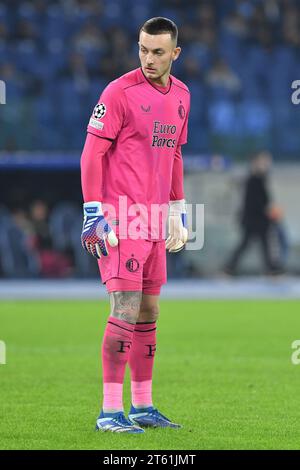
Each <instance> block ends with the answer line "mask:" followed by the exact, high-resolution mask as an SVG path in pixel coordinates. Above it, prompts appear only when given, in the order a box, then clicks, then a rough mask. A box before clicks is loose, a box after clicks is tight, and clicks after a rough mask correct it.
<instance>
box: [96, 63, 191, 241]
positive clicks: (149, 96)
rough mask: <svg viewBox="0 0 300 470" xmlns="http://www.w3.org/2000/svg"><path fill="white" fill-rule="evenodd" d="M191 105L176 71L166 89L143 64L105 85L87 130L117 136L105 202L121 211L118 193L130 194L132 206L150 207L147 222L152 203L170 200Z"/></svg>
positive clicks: (105, 168) (107, 165) (108, 161)
mask: <svg viewBox="0 0 300 470" xmlns="http://www.w3.org/2000/svg"><path fill="white" fill-rule="evenodd" d="M189 109H190V94H189V90H188V88H187V86H186V85H185V84H184V83H182V82H181V81H180V80H178V79H176V78H175V77H173V76H172V75H171V76H170V87H169V89H168V91H167V92H163V91H161V90H160V89H157V88H156V87H154V86H153V85H152V84H151V83H150V82H149V81H148V80H147V79H146V77H145V76H144V74H143V72H142V69H141V68H138V69H136V70H133V71H131V72H129V73H126V74H125V75H123V76H121V77H120V78H118V79H117V80H114V81H113V82H111V83H110V84H109V85H108V86H107V87H106V88H105V89H104V91H103V93H102V94H101V96H100V99H99V102H98V104H97V105H96V106H95V108H94V111H93V114H92V116H91V118H90V121H89V125H88V132H90V133H92V134H94V135H96V136H99V137H103V138H106V139H110V140H113V145H112V146H111V147H110V149H109V150H108V152H107V153H106V154H105V155H104V157H103V165H102V172H103V187H102V194H103V201H102V202H103V203H105V204H111V205H113V206H114V207H115V209H116V213H117V214H119V211H118V207H119V202H120V199H119V196H127V206H128V207H129V206H130V205H132V204H138V205H141V206H142V207H146V210H147V212H148V217H149V221H150V219H151V213H150V211H151V206H152V205H158V204H159V205H161V204H168V203H169V199H170V190H171V182H172V168H173V161H174V155H175V151H176V148H177V146H180V145H182V144H185V143H186V142H187V126H188V114H189ZM131 214H133V212H131ZM150 238H154V239H155V238H157V239H161V238H162V236H157V235H156V236H154V235H153V234H152V236H151V237H150Z"/></svg>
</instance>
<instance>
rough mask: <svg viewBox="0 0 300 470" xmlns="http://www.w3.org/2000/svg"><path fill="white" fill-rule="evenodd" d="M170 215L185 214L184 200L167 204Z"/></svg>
mask: <svg viewBox="0 0 300 470" xmlns="http://www.w3.org/2000/svg"><path fill="white" fill-rule="evenodd" d="M169 208H170V215H181V214H186V207H185V199H180V200H178V201H170V202H169Z"/></svg>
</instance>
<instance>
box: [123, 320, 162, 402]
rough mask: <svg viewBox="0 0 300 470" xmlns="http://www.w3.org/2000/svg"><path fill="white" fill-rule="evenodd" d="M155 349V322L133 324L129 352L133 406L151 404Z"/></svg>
mask: <svg viewBox="0 0 300 470" xmlns="http://www.w3.org/2000/svg"><path fill="white" fill-rule="evenodd" d="M155 351H156V322H152V323H137V324H136V325H135V329H134V334H133V340H132V346H131V349H130V354H129V360H128V363H129V367H130V370H131V395H132V404H133V406H134V407H138V408H142V407H148V406H152V373H153V364H154V355H155Z"/></svg>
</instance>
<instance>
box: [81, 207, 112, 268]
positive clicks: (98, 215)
mask: <svg viewBox="0 0 300 470" xmlns="http://www.w3.org/2000/svg"><path fill="white" fill-rule="evenodd" d="M83 214H84V219H83V227H82V233H81V244H82V246H83V248H84V249H85V250H86V251H88V252H89V253H91V255H93V256H95V258H98V259H99V258H101V256H102V255H103V256H107V255H108V249H107V244H106V240H107V241H108V243H109V244H110V246H117V244H118V239H117V237H116V234H115V232H114V231H113V229H112V228H111V227H110V225H109V224H108V222H107V221H106V219H105V218H104V216H103V211H102V205H101V202H95V201H93V202H86V203H85V204H83Z"/></svg>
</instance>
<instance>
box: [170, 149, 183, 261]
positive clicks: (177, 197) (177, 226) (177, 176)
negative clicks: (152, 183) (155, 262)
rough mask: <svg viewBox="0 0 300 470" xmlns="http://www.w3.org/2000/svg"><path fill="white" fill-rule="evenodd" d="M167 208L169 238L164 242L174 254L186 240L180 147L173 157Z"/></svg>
mask: <svg viewBox="0 0 300 470" xmlns="http://www.w3.org/2000/svg"><path fill="white" fill-rule="evenodd" d="M169 206H170V209H169V237H168V239H167V240H166V248H167V249H168V250H169V251H170V252H172V253H175V252H177V251H180V250H182V248H183V247H184V245H185V243H186V242H187V239H188V231H187V220H186V208H185V199H184V188H183V160H182V154H181V146H180V145H178V146H177V149H176V152H175V156H174V162H173V170H172V183H171V191H170V203H169Z"/></svg>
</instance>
